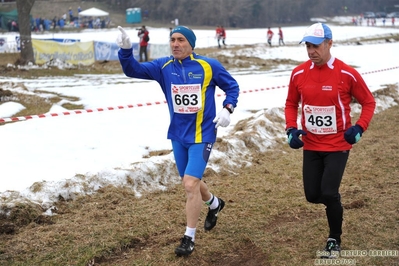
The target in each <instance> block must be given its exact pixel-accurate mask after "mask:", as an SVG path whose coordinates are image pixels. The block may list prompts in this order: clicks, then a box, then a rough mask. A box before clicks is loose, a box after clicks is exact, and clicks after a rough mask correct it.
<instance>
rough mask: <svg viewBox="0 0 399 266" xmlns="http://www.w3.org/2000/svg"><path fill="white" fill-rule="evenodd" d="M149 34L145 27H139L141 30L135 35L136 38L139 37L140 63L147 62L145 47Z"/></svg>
mask: <svg viewBox="0 0 399 266" xmlns="http://www.w3.org/2000/svg"><path fill="white" fill-rule="evenodd" d="M149 34H150V33H149V32H148V30H147V29H146V27H145V25H143V26H141V29H140V30H139V32H138V33H137V36H139V38H140V51H139V57H140V62H147V61H148V53H147V46H148V41H149V40H150V37H149ZM143 57H144V59H143Z"/></svg>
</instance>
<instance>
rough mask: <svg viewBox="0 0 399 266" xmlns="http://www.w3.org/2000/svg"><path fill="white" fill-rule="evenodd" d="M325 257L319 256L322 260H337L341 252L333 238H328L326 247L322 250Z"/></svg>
mask: <svg viewBox="0 0 399 266" xmlns="http://www.w3.org/2000/svg"><path fill="white" fill-rule="evenodd" d="M324 251H325V253H326V254H325V255H323V256H321V258H322V259H337V258H339V254H340V252H341V248H340V246H339V244H338V242H337V240H335V239H334V238H328V239H327V244H326V247H325V248H324Z"/></svg>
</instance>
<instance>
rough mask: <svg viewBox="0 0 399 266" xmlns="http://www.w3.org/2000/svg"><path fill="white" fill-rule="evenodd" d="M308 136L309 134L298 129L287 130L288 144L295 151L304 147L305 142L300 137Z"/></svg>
mask: <svg viewBox="0 0 399 266" xmlns="http://www.w3.org/2000/svg"><path fill="white" fill-rule="evenodd" d="M301 134H302V135H306V134H307V133H306V132H305V131H303V130H298V129H296V128H290V129H288V130H287V136H288V144H289V145H290V147H291V148H293V149H299V148H301V147H303V141H302V140H301V139H300V138H299V135H301Z"/></svg>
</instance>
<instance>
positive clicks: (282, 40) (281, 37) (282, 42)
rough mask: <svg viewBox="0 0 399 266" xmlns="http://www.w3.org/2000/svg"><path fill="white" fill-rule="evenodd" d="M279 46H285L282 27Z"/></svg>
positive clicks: (279, 28)
mask: <svg viewBox="0 0 399 266" xmlns="http://www.w3.org/2000/svg"><path fill="white" fill-rule="evenodd" d="M278 45H285V43H284V36H283V30H282V29H281V27H278Z"/></svg>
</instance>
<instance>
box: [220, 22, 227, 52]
mask: <svg viewBox="0 0 399 266" xmlns="http://www.w3.org/2000/svg"><path fill="white" fill-rule="evenodd" d="M220 35H221V39H222V43H223V47H224V48H226V30H225V29H224V27H223V26H220Z"/></svg>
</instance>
